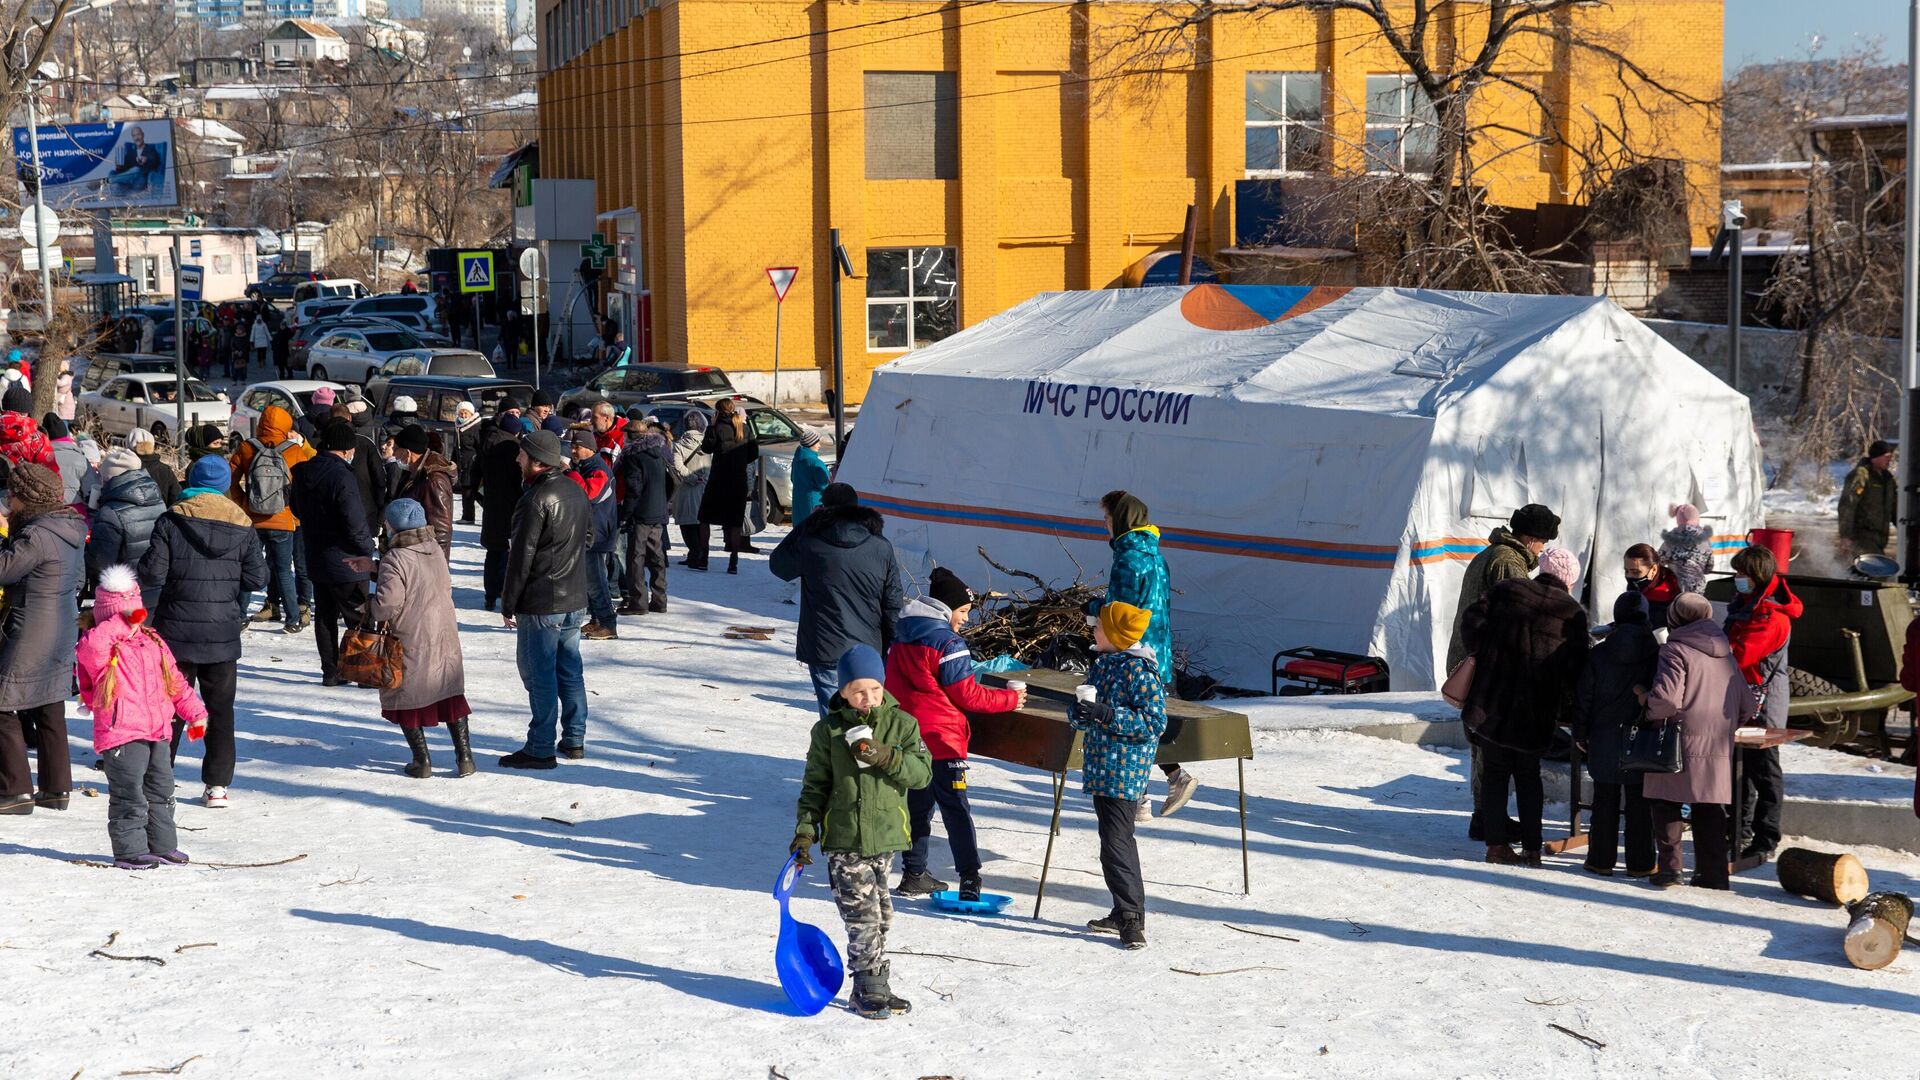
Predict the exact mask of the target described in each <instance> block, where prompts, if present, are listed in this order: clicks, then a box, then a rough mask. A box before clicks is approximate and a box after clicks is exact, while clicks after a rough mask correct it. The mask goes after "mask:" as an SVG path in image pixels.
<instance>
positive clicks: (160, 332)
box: [153, 315, 214, 360]
mask: <svg viewBox="0 0 1920 1080" xmlns="http://www.w3.org/2000/svg"><path fill="white" fill-rule="evenodd" d="M187 324H188V325H189V326H192V327H195V328H196V329H198V330H199V331H200V332H201V333H202V334H212V333H213V332H214V329H213V320H212V319H195V318H189V319H188V320H187ZM174 349H175V343H174V340H173V316H171V315H169V316H167V317H166V318H164V319H161V320H160V323H159V325H158V326H155V327H154V328H153V351H154V352H155V353H171V352H173V351H174ZM189 360H191V358H189Z"/></svg>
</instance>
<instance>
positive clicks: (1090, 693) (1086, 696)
mask: <svg viewBox="0 0 1920 1080" xmlns="http://www.w3.org/2000/svg"><path fill="white" fill-rule="evenodd" d="M1099 696H1100V692H1099V691H1098V690H1095V689H1094V688H1093V686H1092V685H1091V684H1088V683H1081V684H1080V685H1079V686H1076V687H1074V688H1073V697H1074V700H1076V701H1079V702H1082V703H1089V704H1090V703H1092V702H1093V701H1094V700H1095V699H1096V698H1098V697H1099Z"/></svg>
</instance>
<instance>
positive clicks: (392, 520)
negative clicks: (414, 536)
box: [387, 499, 427, 533]
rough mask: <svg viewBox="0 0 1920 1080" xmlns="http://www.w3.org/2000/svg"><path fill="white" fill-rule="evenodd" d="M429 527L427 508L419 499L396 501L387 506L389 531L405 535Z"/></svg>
mask: <svg viewBox="0 0 1920 1080" xmlns="http://www.w3.org/2000/svg"><path fill="white" fill-rule="evenodd" d="M426 527H427V508H426V507H424V506H421V505H420V503H419V500H417V499H395V500H393V501H392V502H390V503H388V504H387V531H389V532H395V533H403V532H406V531H407V530H408V529H424V528H426Z"/></svg>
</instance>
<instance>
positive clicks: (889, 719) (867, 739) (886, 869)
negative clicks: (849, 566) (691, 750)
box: [789, 645, 933, 1020]
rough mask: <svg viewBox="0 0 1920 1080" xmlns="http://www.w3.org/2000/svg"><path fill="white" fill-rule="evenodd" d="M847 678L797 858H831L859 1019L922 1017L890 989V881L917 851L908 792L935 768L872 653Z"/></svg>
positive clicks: (822, 727)
mask: <svg viewBox="0 0 1920 1080" xmlns="http://www.w3.org/2000/svg"><path fill="white" fill-rule="evenodd" d="M839 668H840V692H839V693H838V694H836V695H834V698H833V702H832V704H831V706H830V707H829V709H828V712H827V716H826V718H825V719H823V720H820V721H818V722H816V723H815V724H814V725H813V742H812V745H811V746H809V747H808V748H807V771H806V775H805V776H804V777H802V778H801V781H800V806H799V814H798V821H797V823H796V824H795V825H794V828H793V843H792V844H791V845H789V850H790V851H792V852H793V853H794V854H795V855H797V856H799V859H800V862H801V864H802V865H807V864H810V863H812V862H813V859H812V858H811V857H810V856H809V855H808V849H809V848H811V847H812V846H813V843H814V840H815V839H816V838H817V839H818V840H819V842H820V850H822V851H824V852H826V853H827V881H828V883H829V884H830V885H832V887H833V901H834V903H835V904H837V905H839V907H840V917H841V919H843V920H845V922H846V924H847V967H848V968H849V969H851V970H852V972H853V995H852V999H851V1000H852V1003H853V1011H854V1012H856V1013H859V1014H860V1015H861V1016H864V1017H866V1018H867V1019H869V1020H885V1019H886V1018H887V1017H889V1016H891V1015H893V1014H894V1013H904V1012H909V1011H911V1010H912V1009H913V1006H912V1004H910V1003H909V1002H907V1001H906V999H904V998H900V997H896V996H895V995H894V993H893V988H892V987H890V986H888V985H887V975H888V972H889V965H888V963H887V959H886V955H887V928H888V927H889V926H891V925H892V923H893V901H892V900H891V899H890V898H889V897H888V895H887V879H888V877H889V875H891V874H892V873H893V853H894V852H896V851H905V850H906V849H907V847H908V846H909V845H910V844H911V843H912V842H913V836H912V830H911V828H910V827H909V824H908V819H907V792H908V791H909V790H911V789H913V788H919V787H925V786H926V784H927V780H928V779H929V778H930V777H931V776H932V775H933V759H932V757H931V756H930V755H929V754H928V753H927V748H926V746H925V744H923V743H922V742H921V741H920V724H919V722H918V721H916V720H915V719H914V718H913V717H912V716H910V715H908V714H907V713H906V712H905V711H903V710H902V709H901V708H900V703H899V702H897V701H895V700H894V699H893V695H891V694H889V693H887V691H886V687H885V686H884V685H882V684H883V683H884V682H885V680H886V677H887V666H886V663H885V662H884V661H882V660H881V659H880V654H879V653H878V652H877V651H875V650H874V649H873V647H872V646H869V645H855V646H854V647H853V648H851V649H848V650H847V652H846V655H844V656H842V657H841V658H840V665H839Z"/></svg>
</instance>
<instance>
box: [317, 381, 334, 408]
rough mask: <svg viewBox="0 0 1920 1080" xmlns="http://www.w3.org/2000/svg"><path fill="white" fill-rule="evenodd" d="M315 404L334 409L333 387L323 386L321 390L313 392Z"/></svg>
mask: <svg viewBox="0 0 1920 1080" xmlns="http://www.w3.org/2000/svg"><path fill="white" fill-rule="evenodd" d="M313 403H314V404H315V405H325V406H327V407H328V408H332V407H333V387H331V386H323V387H321V388H320V389H318V390H315V391H314V392H313Z"/></svg>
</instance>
